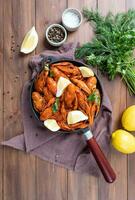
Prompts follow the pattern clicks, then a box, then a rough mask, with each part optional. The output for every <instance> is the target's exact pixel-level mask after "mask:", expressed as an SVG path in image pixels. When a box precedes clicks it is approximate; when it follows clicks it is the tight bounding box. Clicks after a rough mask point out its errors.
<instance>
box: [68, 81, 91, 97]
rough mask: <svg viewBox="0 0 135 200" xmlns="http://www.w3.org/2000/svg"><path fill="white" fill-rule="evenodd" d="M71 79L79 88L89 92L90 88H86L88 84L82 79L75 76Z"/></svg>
mask: <svg viewBox="0 0 135 200" xmlns="http://www.w3.org/2000/svg"><path fill="white" fill-rule="evenodd" d="M71 81H72V82H73V83H74V84H75V85H77V86H78V87H79V88H81V89H82V90H83V91H85V92H86V93H87V94H90V93H91V91H90V89H89V88H88V86H87V85H86V83H85V82H84V81H82V80H78V79H76V78H71Z"/></svg>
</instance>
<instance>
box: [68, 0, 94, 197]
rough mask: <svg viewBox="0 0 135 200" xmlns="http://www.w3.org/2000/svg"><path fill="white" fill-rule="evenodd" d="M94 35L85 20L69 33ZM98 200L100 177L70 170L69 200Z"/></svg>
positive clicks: (87, 0)
mask: <svg viewBox="0 0 135 200" xmlns="http://www.w3.org/2000/svg"><path fill="white" fill-rule="evenodd" d="M68 7H73V8H78V9H79V10H81V9H82V8H83V7H88V8H93V9H95V8H96V1H94V0H82V1H78V0H74V1H72V0H68ZM92 37H93V32H92V28H91V27H90V25H89V24H88V23H86V22H83V24H82V25H81V27H80V28H79V29H78V30H77V31H75V32H73V33H71V34H70V35H69V39H68V41H72V42H80V43H81V44H82V43H84V42H87V41H90V40H91V39H92ZM81 199H85V200H89V199H91V200H97V199H98V179H97V178H95V177H94V176H90V175H86V174H78V173H74V172H72V171H69V172H68V200H81Z"/></svg>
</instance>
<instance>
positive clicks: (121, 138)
mask: <svg viewBox="0 0 135 200" xmlns="http://www.w3.org/2000/svg"><path fill="white" fill-rule="evenodd" d="M111 143H112V145H113V147H114V148H115V149H116V150H118V151H120V152H122V153H125V154H129V153H133V152H135V137H134V136H133V135H132V134H130V133H129V132H127V131H124V130H122V129H118V130H116V131H115V132H113V133H112V138H111Z"/></svg>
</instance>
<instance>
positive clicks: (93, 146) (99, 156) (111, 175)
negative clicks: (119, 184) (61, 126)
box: [30, 57, 116, 183]
mask: <svg viewBox="0 0 135 200" xmlns="http://www.w3.org/2000/svg"><path fill="white" fill-rule="evenodd" d="M62 61H69V62H71V63H73V64H74V65H75V66H78V67H79V66H84V63H81V62H78V61H75V60H70V59H67V58H63V59H55V58H54V57H47V58H45V57H43V60H42V62H41V65H42V67H41V71H42V70H43V67H44V65H45V64H54V63H58V62H62ZM86 67H88V66H87V65H86ZM41 71H40V72H41ZM40 72H39V73H40ZM95 76H96V75H95ZM96 78H97V88H98V89H99V90H100V95H101V105H102V86H101V84H100V82H99V79H98V77H97V76H96ZM35 79H36V77H35V78H34V79H33V80H32V82H31V86H30V101H31V108H32V110H33V113H34V115H35V117H36V119H37V120H38V121H39V123H40V124H41V126H43V122H42V121H40V119H39V113H38V112H37V111H36V110H35V109H34V106H33V102H32V92H33V91H34V81H35ZM58 132H59V133H69V132H70V131H63V130H59V131H58ZM72 132H74V133H82V134H83V135H84V138H85V139H86V141H87V145H88V147H89V149H90V151H91V152H92V154H93V156H94V157H95V160H96V162H97V164H98V166H99V168H100V170H101V172H102V174H103V176H104V178H105V180H106V181H107V182H108V183H113V182H114V181H115V179H116V175H115V172H114V171H113V169H112V167H111V165H110V163H109V162H108V160H107V159H106V157H105V155H104V153H103V152H102V150H101V148H100V147H99V145H98V144H97V142H96V139H95V138H94V137H93V134H92V132H91V129H90V127H88V128H85V129H77V130H74V131H72Z"/></svg>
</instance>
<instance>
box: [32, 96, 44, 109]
mask: <svg viewBox="0 0 135 200" xmlns="http://www.w3.org/2000/svg"><path fill="white" fill-rule="evenodd" d="M32 100H33V105H34V108H35V110H36V111H38V112H41V111H43V109H44V108H45V104H46V101H45V99H44V97H43V96H41V94H40V93H38V92H32Z"/></svg>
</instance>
